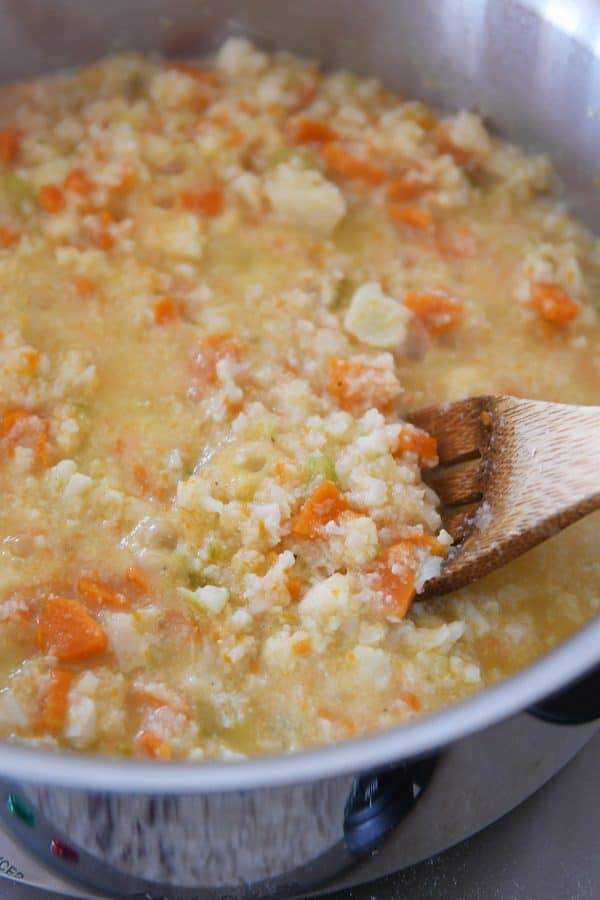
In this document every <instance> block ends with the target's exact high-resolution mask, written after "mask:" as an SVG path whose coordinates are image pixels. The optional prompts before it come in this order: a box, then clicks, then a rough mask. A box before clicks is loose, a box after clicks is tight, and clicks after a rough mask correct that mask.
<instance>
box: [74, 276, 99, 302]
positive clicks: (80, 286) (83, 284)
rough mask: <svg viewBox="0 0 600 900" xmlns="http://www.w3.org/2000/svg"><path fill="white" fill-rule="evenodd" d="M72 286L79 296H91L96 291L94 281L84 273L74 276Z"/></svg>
mask: <svg viewBox="0 0 600 900" xmlns="http://www.w3.org/2000/svg"><path fill="white" fill-rule="evenodd" d="M73 287H74V288H75V290H76V291H77V293H78V294H79V296H80V297H92V296H93V295H94V294H95V293H96V291H97V287H96V285H95V284H94V282H93V281H90V279H89V278H86V277H85V275H78V276H77V277H76V278H74V279H73Z"/></svg>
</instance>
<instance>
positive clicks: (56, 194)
mask: <svg viewBox="0 0 600 900" xmlns="http://www.w3.org/2000/svg"><path fill="white" fill-rule="evenodd" d="M38 202H39V204H40V206H41V207H42V209H43V210H45V212H47V213H51V214H54V213H59V212H62V210H63V209H64V208H65V195H64V194H63V192H62V191H61V189H60V188H59V187H57V186H56V185H55V184H45V185H43V187H41V188H40V189H39V191H38Z"/></svg>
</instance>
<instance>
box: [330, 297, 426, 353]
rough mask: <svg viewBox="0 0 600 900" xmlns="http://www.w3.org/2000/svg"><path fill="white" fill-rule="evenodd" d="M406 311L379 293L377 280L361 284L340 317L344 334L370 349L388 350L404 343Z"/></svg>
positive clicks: (396, 302) (397, 303) (399, 304)
mask: <svg viewBox="0 0 600 900" xmlns="http://www.w3.org/2000/svg"><path fill="white" fill-rule="evenodd" d="M409 318H410V312H409V310H408V309H407V308H406V306H404V304H403V303H402V302H400V301H399V300H393V299H392V298H391V297H388V296H387V295H386V294H384V293H383V291H382V290H381V285H380V284H379V282H377V281H370V282H368V283H367V284H363V285H361V286H360V287H359V288H358V289H357V290H356V291H355V292H354V296H353V297H352V300H351V302H350V306H349V307H348V311H347V312H346V315H345V317H344V328H345V329H346V331H347V332H348V333H349V334H351V335H353V336H354V337H356V338H358V340H359V341H362V342H363V343H364V344H368V345H369V346H371V347H382V348H385V349H389V350H391V349H392V348H393V347H397V346H398V345H399V344H401V343H402V342H403V341H404V338H405V337H406V323H407V322H408V320H409Z"/></svg>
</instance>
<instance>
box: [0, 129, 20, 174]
mask: <svg viewBox="0 0 600 900" xmlns="http://www.w3.org/2000/svg"><path fill="white" fill-rule="evenodd" d="M22 140H23V132H22V131H21V129H20V128H3V129H2V130H0V163H2V164H3V165H5V166H8V165H10V164H11V163H14V162H16V160H17V157H18V155H19V153H20V151H21V141H22Z"/></svg>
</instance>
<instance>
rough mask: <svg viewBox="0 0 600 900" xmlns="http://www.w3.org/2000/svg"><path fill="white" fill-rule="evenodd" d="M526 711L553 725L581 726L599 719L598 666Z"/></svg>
mask: <svg viewBox="0 0 600 900" xmlns="http://www.w3.org/2000/svg"><path fill="white" fill-rule="evenodd" d="M528 711H529V712H530V713H531V714H532V715H533V716H536V717H537V718H538V719H543V720H544V721H545V722H552V723H554V724H555V725H583V724H584V723H586V722H594V721H595V720H596V719H600V666H598V668H597V669H592V671H591V672H589V673H588V674H587V675H584V676H583V678H580V679H579V680H578V681H574V682H573V683H572V684H570V685H569V686H568V687H566V688H563V689H562V690H561V691H559V692H558V693H556V694H552V695H551V696H550V697H547V698H546V699H545V700H541V701H540V702H539V703H536V704H535V705H534V706H530V707H529V710H528Z"/></svg>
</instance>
